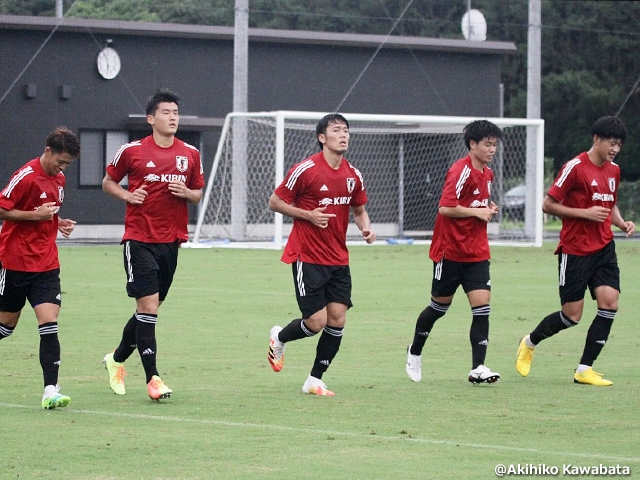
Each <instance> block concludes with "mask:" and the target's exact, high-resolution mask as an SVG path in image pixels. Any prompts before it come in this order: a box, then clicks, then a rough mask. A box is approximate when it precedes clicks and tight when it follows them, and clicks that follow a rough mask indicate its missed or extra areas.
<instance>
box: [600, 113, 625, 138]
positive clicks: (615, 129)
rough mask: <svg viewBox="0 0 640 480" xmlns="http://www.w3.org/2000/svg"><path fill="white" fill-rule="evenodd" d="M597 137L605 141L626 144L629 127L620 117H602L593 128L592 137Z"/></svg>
mask: <svg viewBox="0 0 640 480" xmlns="http://www.w3.org/2000/svg"><path fill="white" fill-rule="evenodd" d="M594 135H597V136H598V137H600V138H603V139H610V138H613V139H616V140H620V141H622V142H624V140H625V139H626V138H627V127H626V126H625V124H624V122H623V121H622V120H620V119H619V118H618V117H610V116H605V117H600V118H599V119H598V120H596V122H595V123H594V124H593V125H592V126H591V136H592V137H593V136H594Z"/></svg>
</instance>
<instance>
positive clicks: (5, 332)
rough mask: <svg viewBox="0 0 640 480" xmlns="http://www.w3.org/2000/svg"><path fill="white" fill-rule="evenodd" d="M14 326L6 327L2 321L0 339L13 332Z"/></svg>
mask: <svg viewBox="0 0 640 480" xmlns="http://www.w3.org/2000/svg"><path fill="white" fill-rule="evenodd" d="M14 328H16V327H7V326H6V325H4V324H3V323H0V340H2V339H3V338H7V337H8V336H10V335H11V334H12V333H13V330H14Z"/></svg>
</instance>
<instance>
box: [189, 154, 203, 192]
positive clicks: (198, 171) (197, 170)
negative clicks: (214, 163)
mask: <svg viewBox="0 0 640 480" xmlns="http://www.w3.org/2000/svg"><path fill="white" fill-rule="evenodd" d="M193 163H194V169H193V175H191V178H190V179H189V185H187V187H189V188H190V189H192V190H200V189H201V188H203V187H204V168H203V166H202V159H201V158H200V152H199V151H198V150H195V151H194V154H193Z"/></svg>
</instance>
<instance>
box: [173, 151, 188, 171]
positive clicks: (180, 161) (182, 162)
mask: <svg viewBox="0 0 640 480" xmlns="http://www.w3.org/2000/svg"><path fill="white" fill-rule="evenodd" d="M188 166H189V159H188V158H187V157H183V156H181V155H176V168H177V169H178V171H179V172H186V171H187V167H188Z"/></svg>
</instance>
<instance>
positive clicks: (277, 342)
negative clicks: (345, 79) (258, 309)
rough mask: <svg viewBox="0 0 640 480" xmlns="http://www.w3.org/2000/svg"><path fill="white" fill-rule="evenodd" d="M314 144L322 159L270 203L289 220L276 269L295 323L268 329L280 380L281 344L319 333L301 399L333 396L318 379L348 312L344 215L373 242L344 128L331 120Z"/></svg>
mask: <svg viewBox="0 0 640 480" xmlns="http://www.w3.org/2000/svg"><path fill="white" fill-rule="evenodd" d="M316 139H317V141H318V145H319V147H320V150H321V151H320V152H318V153H316V154H315V155H312V156H311V157H309V158H307V159H305V160H303V161H302V162H300V163H298V164H296V165H294V166H293V167H292V168H291V170H289V172H288V173H287V176H286V177H285V179H284V180H283V181H282V183H281V184H280V185H279V186H278V187H277V188H276V189H275V192H274V193H273V194H272V195H271V198H270V199H269V207H270V208H271V209H272V210H274V211H276V212H279V213H282V214H283V215H287V216H289V217H292V218H293V229H292V231H291V234H290V235H289V239H288V241H287V245H286V247H285V249H284V252H283V254H282V261H283V262H284V263H290V264H291V265H292V269H293V281H294V285H295V292H296V299H297V301H298V307H299V308H300V311H301V312H302V318H296V319H295V320H292V321H291V322H290V323H289V324H288V325H287V326H285V327H284V328H282V327H279V326H277V325H276V326H275V327H273V328H272V329H271V335H270V336H271V338H270V343H269V354H268V359H269V363H270V364H271V367H272V368H273V370H274V371H276V372H279V371H280V370H282V367H283V365H284V351H285V346H286V344H287V343H289V342H292V341H294V340H299V339H301V338H306V337H312V336H314V335H316V334H318V333H320V332H322V334H321V335H320V338H319V339H318V345H317V348H316V358H315V360H314V362H313V367H312V368H311V374H310V375H309V377H308V378H307V380H306V381H305V382H304V385H303V386H302V391H303V392H304V393H308V394H311V395H325V396H333V395H334V392H332V391H331V390H329V389H327V386H326V385H325V383H324V382H323V381H322V375H323V374H324V373H325V372H326V371H327V369H328V368H329V365H330V364H331V361H332V360H333V359H334V357H335V356H336V354H337V353H338V350H339V348H340V342H341V340H342V332H343V329H344V325H345V322H346V315H347V309H349V308H350V307H351V306H352V303H351V272H350V270H349V252H348V251H347V246H346V239H347V226H348V224H349V212H350V211H351V212H353V218H354V220H355V223H356V225H357V226H358V228H359V229H360V231H361V232H362V237H363V238H364V240H365V241H366V242H367V243H373V242H374V241H375V239H376V235H375V233H374V232H373V230H371V223H370V220H369V214H368V213H367V211H366V209H365V204H366V203H367V194H366V192H365V189H364V184H363V180H362V175H361V174H360V172H359V171H358V169H356V168H355V167H354V166H353V165H351V164H350V163H349V162H348V161H347V160H346V159H345V158H344V156H343V155H344V154H345V153H346V152H347V150H348V148H349V122H348V121H347V120H346V119H345V118H344V117H343V116H342V115H340V114H337V113H332V114H329V115H325V116H324V117H323V118H322V119H321V120H320V121H319V122H318V124H317V125H316Z"/></svg>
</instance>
